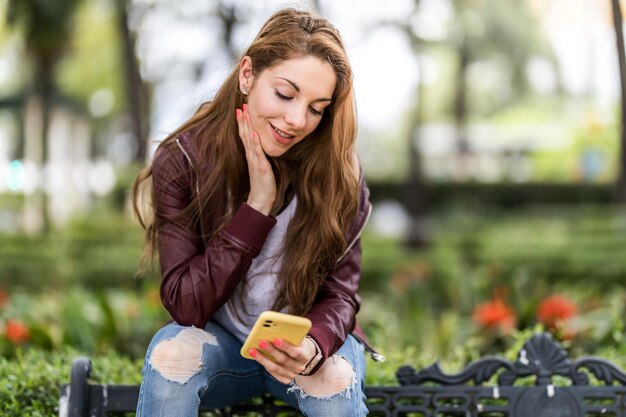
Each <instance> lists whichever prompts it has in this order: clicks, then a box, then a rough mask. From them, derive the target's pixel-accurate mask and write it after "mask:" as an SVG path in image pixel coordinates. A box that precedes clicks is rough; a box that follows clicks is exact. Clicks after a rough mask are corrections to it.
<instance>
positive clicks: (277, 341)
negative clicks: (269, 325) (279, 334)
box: [274, 339, 283, 347]
mask: <svg viewBox="0 0 626 417" xmlns="http://www.w3.org/2000/svg"><path fill="white" fill-rule="evenodd" d="M282 345H283V340H282V339H274V346H276V347H281V346H282Z"/></svg>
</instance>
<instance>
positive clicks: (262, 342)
mask: <svg viewBox="0 0 626 417" xmlns="http://www.w3.org/2000/svg"><path fill="white" fill-rule="evenodd" d="M259 347H260V348H261V349H263V350H265V349H267V347H268V345H267V342H266V341H265V340H261V341H260V342H259Z"/></svg>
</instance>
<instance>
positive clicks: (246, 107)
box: [243, 103, 248, 111]
mask: <svg viewBox="0 0 626 417" xmlns="http://www.w3.org/2000/svg"><path fill="white" fill-rule="evenodd" d="M243 111H248V105H247V104H246V103H243Z"/></svg>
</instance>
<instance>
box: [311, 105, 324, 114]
mask: <svg viewBox="0 0 626 417" xmlns="http://www.w3.org/2000/svg"><path fill="white" fill-rule="evenodd" d="M309 109H310V110H311V113H313V114H314V115H316V116H321V115H322V114H324V111H323V110H322V111H319V110H315V109H314V108H313V107H309Z"/></svg>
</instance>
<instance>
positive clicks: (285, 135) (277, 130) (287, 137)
mask: <svg viewBox="0 0 626 417" xmlns="http://www.w3.org/2000/svg"><path fill="white" fill-rule="evenodd" d="M270 126H272V129H274V132H276V133H278V134H279V135H280V136H282V137H283V138H285V139H293V138H295V136H294V135H290V134H288V133H286V132H284V131H282V130H280V129H279V128H277V127H276V126H274V125H273V124H271V123H270Z"/></svg>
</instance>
